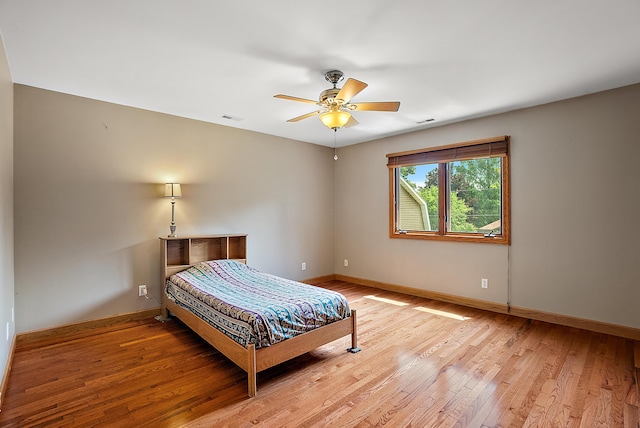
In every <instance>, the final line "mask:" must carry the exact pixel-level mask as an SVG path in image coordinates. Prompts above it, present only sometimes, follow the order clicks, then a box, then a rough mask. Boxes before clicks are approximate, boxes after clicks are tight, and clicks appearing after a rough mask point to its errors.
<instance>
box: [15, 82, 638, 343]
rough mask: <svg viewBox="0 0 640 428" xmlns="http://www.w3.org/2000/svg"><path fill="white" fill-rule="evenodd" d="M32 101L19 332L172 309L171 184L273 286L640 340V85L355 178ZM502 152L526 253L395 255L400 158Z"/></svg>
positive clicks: (270, 150) (379, 159) (170, 126)
mask: <svg viewBox="0 0 640 428" xmlns="http://www.w3.org/2000/svg"><path fill="white" fill-rule="evenodd" d="M15 99H16V101H15V131H14V132H15V149H14V151H15V153H14V157H15V163H14V170H15V259H16V264H15V266H16V268H15V283H16V285H15V292H16V295H17V297H16V317H17V323H16V329H17V330H18V331H30V330H34V329H39V328H48V327H53V326H57V325H61V324H66V323H70V322H77V321H82V320H87V319H93V318H99V317H104V316H109V315H114V314H118V313H127V312H132V311H135V310H140V309H145V308H150V307H154V306H157V302H156V301H153V300H152V301H145V300H144V299H139V298H138V297H137V296H136V288H137V285H138V284H142V283H146V284H149V285H150V290H151V294H152V295H155V296H158V295H159V291H160V288H159V287H160V285H159V284H160V279H159V272H158V271H159V267H158V258H159V253H158V247H159V245H158V242H157V241H158V240H157V237H158V236H161V235H162V236H164V235H166V234H167V232H168V223H169V216H170V206H169V203H168V201H167V200H165V199H162V198H160V197H159V195H158V184H159V183H163V182H165V181H174V180H175V181H179V182H181V183H183V184H184V188H183V190H184V194H185V197H184V199H181V200H179V201H178V202H177V205H176V207H177V209H176V216H177V224H178V232H179V233H180V234H196V233H225V232H246V233H249V235H250V237H249V246H248V256H249V261H250V263H251V264H253V265H255V266H256V267H258V268H260V269H264V270H267V271H269V272H273V273H276V274H279V275H282V276H287V277H290V278H294V279H300V278H308V277H314V276H319V275H325V274H331V273H334V272H336V273H340V274H344V275H349V276H354V277H359V278H365V279H371V280H374V281H380V282H387V283H392V284H397V285H404V286H409V287H416V288H421V289H425V290H431V291H437V292H443V293H448V294H453V295H459V296H464V297H470V298H475V299H481V300H486V301H490V302H497V303H507V302H510V303H511V305H513V306H517V307H521V308H530V309H535V310H539V311H546V312H551V313H557V314H562V315H568V316H574V317H579V318H586V319H591V320H595V321H601V322H606V323H613V324H618V325H623V326H630V327H635V328H640V319H639V318H640V317H638V315H637V308H636V307H637V302H638V301H640V295H639V293H640V291H639V290H640V288H639V287H637V285H636V284H637V278H638V277H640V263H639V260H638V254H639V253H640V251H638V250H639V248H638V245H639V244H638V243H639V242H640V230H639V229H638V228H637V227H636V226H635V224H636V221H635V218H636V214H635V213H637V212H640V199H639V198H637V197H636V195H637V183H638V182H640V180H639V178H640V177H639V175H640V172H639V171H638V168H636V167H635V162H636V159H637V158H638V155H640V145H639V144H638V136H639V135H640V125H639V123H640V121H638V120H637V118H638V117H640V85H635V86H631V87H627V88H621V89H618V90H614V91H608V92H603V93H598V94H594V95H591V96H586V97H581V98H577V99H572V100H567V101H562V102H558V103H553V104H548V105H544V106H539V107H535V108H530V109H524V110H520V111H515V112H511V113H506V114H501V115H496V116H492V117H487V118H482V119H477V120H470V121H466V122H461V123H457V124H452V125H448V126H442V127H437V128H432V129H428V130H424V131H420V132H415V133H412V134H406V135H402V136H396V137H391V138H386V139H381V140H377V141H373V142H369V143H365V144H359V145H355V146H350V147H346V148H343V149H341V150H340V159H339V161H338V162H334V161H333V159H332V153H331V149H329V148H325V147H320V146H315V145H310V144H305V143H300V142H296V141H291V140H286V139H282V138H276V137H271V136H266V135H262V134H257V133H252V132H247V131H242V130H238V129H233V128H228V127H222V126H218V125H212V124H207V123H202V122H197V121H192V120H188V119H182V118H177V117H173V116H168V115H163V114H159V113H153V112H148V111H144V110H139V109H133V108H127V107H122V106H117V105H113V104H108V103H102V102H97V101H92V100H87V99H83V98H78V97H74V96H69V95H63V94H59V93H54V92H49V91H45V90H40V89H35V88H31V87H25V86H20V85H16V86H15ZM502 134H508V135H511V141H512V162H511V165H512V214H513V215H512V224H513V228H512V236H513V243H512V246H511V247H506V246H497V245H478V244H466V243H447V242H424V241H415V240H398V239H389V237H388V211H389V210H388V194H387V193H388V187H389V186H388V174H387V168H386V166H385V164H386V157H385V155H386V154H387V153H391V152H399V151H403V150H411V149H418V148H424V147H431V146H438V145H443V144H449V143H455V142H462V141H469V140H475V139H479V138H484V137H491V136H496V135H502ZM334 169H335V173H334ZM334 207H335V210H334ZM362 212H367V213H368V215H367V216H366V217H365V218H363V217H362V216H360V215H359V214H360V213H362ZM343 259H348V260H349V267H344V266H343ZM303 261H305V262H306V263H307V267H308V269H307V271H305V272H302V271H301V270H300V264H301V262H303ZM481 278H488V279H489V288H488V289H486V290H485V289H482V288H481V287H480V279H481Z"/></svg>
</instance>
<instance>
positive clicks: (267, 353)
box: [162, 272, 360, 397]
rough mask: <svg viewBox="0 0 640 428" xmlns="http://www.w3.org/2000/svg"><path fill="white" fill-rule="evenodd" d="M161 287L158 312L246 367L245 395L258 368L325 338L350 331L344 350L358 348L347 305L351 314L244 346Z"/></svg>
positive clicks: (312, 346)
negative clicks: (291, 334) (267, 343)
mask: <svg viewBox="0 0 640 428" xmlns="http://www.w3.org/2000/svg"><path fill="white" fill-rule="evenodd" d="M174 273H175V272H174ZM169 276H170V275H169ZM167 278H168V276H167V277H166V278H165V281H166V279H167ZM162 290H163V291H162V316H163V317H165V318H166V317H168V315H169V312H171V313H172V314H173V315H175V316H176V317H177V318H178V319H179V320H180V321H182V322H183V323H185V324H186V325H187V326H189V327H190V328H191V329H192V330H193V331H194V332H195V333H197V334H198V335H199V336H200V337H202V338H203V339H204V340H206V341H207V342H208V343H209V344H211V345H212V346H213V347H214V348H216V349H217V350H218V351H220V352H221V353H222V354H223V355H225V356H226V357H227V358H229V359H230V360H231V361H233V362H234V363H235V364H236V365H238V367H240V368H241V369H243V370H244V371H246V372H247V374H248V378H249V379H248V382H249V397H254V396H255V395H256V392H257V389H258V388H257V380H256V379H257V373H258V372H261V371H263V370H265V369H268V368H269V367H273V366H275V365H277V364H280V363H282V362H285V361H287V360H290V359H292V358H295V357H297V356H299V355H303V354H306V353H307V352H309V351H311V350H313V349H315V348H318V347H320V346H322V345H324V344H327V343H329V342H333V341H334V340H336V339H340V338H341V337H344V336H346V335H349V334H350V335H351V348H347V351H348V352H352V353H356V352H358V351H360V348H358V335H357V327H356V326H357V322H356V310H355V309H351V316H350V317H349V318H345V319H343V320H340V321H336V322H333V323H331V324H327V325H325V326H323V327H319V328H317V329H315V330H311V331H309V332H306V333H303V334H301V335H298V336H294V337H292V338H290V339H287V340H284V341H282V342H278V343H276V344H275V345H271V346H267V347H264V348H258V349H256V347H255V345H254V344H249V346H248V347H247V348H245V347H244V346H242V345H240V344H238V343H237V342H235V341H234V340H233V339H231V338H229V337H228V336H226V335H225V334H224V333H222V332H220V331H219V330H218V329H216V328H215V327H213V326H212V325H210V324H209V323H207V322H206V321H204V320H202V319H200V318H199V317H198V316H197V315H195V314H193V313H192V312H191V311H189V310H187V309H185V308H183V307H181V306H179V305H177V304H176V303H175V302H174V301H172V300H171V299H169V298H167V294H166V292H165V291H164V286H163V288H162Z"/></svg>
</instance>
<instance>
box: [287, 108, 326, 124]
mask: <svg viewBox="0 0 640 428" xmlns="http://www.w3.org/2000/svg"><path fill="white" fill-rule="evenodd" d="M323 111H324V110H318V111H313V112H311V113H307V114H303V115H302V116H298V117H294V118H293V119H289V120H287V122H299V121H301V120H303V119H307V118H309V117H312V116H315V115H317V114H320V113H322V112H323Z"/></svg>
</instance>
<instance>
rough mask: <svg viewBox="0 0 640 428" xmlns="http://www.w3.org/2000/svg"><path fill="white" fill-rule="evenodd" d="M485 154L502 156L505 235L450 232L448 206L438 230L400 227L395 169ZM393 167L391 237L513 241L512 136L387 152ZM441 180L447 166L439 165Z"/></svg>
mask: <svg viewBox="0 0 640 428" xmlns="http://www.w3.org/2000/svg"><path fill="white" fill-rule="evenodd" d="M485 157H501V158H502V182H501V184H502V225H501V227H502V234H501V235H498V236H493V237H487V236H485V235H482V234H471V233H461V232H450V231H447V230H446V224H445V217H444V213H445V210H444V209H440V210H439V212H438V222H439V228H438V231H434V232H427V231H425V232H416V231H411V232H406V233H401V232H399V231H397V230H396V207H395V204H396V186H395V181H396V178H395V170H396V169H397V168H399V167H402V166H413V165H420V164H425V163H440V164H442V163H447V162H452V161H458V160H470V159H479V158H485ZM387 159H388V160H387V167H388V170H389V237H390V238H401V239H427V240H437V241H449V242H451V241H457V242H474V243H483V244H502V245H510V244H511V169H510V137H509V136H507V135H503V136H498V137H493V138H485V139H481V140H474V141H469V142H464V143H456V144H449V145H446V146H438V147H432V148H426V149H420V150H412V151H405V152H398V153H390V154H388V155H387ZM438 174H439V180H440V182H441V183H446V180H447V171H446V168H439V170H438ZM446 197H447V195H446V192H442V191H441V192H439V198H440V200H439V204H440V207H445V206H446Z"/></svg>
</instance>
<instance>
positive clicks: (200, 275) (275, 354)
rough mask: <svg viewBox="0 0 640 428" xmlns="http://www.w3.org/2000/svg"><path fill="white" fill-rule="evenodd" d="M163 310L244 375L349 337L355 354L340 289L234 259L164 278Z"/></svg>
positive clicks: (349, 312)
mask: <svg viewBox="0 0 640 428" xmlns="http://www.w3.org/2000/svg"><path fill="white" fill-rule="evenodd" d="M169 312H170V313H171V314H173V315H174V316H176V317H177V318H178V319H180V320H181V321H182V322H183V323H185V324H186V325H187V326H189V327H190V328H191V329H192V330H193V331H194V332H195V333H197V334H198V335H200V336H201V337H202V338H203V339H204V340H206V341H207V342H208V343H209V344H211V345H212V346H213V347H215V348H216V349H217V350H218V351H220V352H221V353H222V354H223V355H225V356H226V357H227V358H229V359H230V360H231V361H233V362H234V363H235V364H236V365H238V366H239V367H240V368H242V369H243V370H244V371H246V372H247V374H248V394H249V396H250V397H253V396H255V395H256V393H257V380H256V379H257V373H258V372H260V371H262V370H265V369H268V368H269V367H273V366H275V365H277V364H280V363H282V362H284V361H287V360H289V359H291V358H294V357H297V356H299V355H302V354H305V353H307V352H309V351H311V350H313V349H315V348H317V347H319V346H322V345H324V344H326V343H329V342H332V341H334V340H336V339H339V338H342V337H344V336H347V335H351V347H350V348H348V349H347V351H349V352H358V351H359V350H360V349H359V348H358V344H357V329H356V325H357V324H356V311H355V310H353V309H351V308H350V307H349V305H348V302H347V300H346V298H345V297H344V296H342V295H341V294H340V293H337V292H334V291H331V290H327V289H323V288H320V287H316V286H313V285H309V284H303V283H300V282H296V281H291V280H288V279H284V278H280V277H278V276H275V275H270V274H267V273H263V272H260V271H258V270H257V269H254V268H252V267H250V266H248V265H246V264H244V263H242V262H240V261H237V260H229V259H224V260H210V261H205V262H200V263H196V264H194V265H193V266H191V267H188V268H187V269H185V270H183V271H180V272H177V273H174V274H172V275H170V276H168V277H167V278H166V286H165V289H164V292H163V295H162V316H163V317H167V316H168V314H169Z"/></svg>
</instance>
